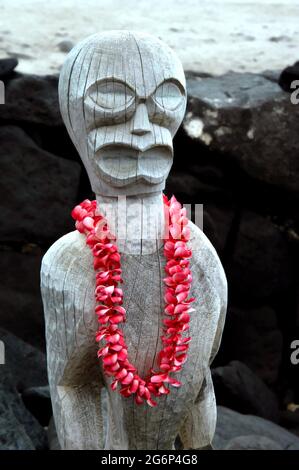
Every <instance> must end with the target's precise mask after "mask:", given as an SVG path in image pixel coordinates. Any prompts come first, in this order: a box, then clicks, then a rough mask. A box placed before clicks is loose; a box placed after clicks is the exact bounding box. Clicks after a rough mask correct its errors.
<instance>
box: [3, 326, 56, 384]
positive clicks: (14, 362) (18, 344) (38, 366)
mask: <svg viewBox="0 0 299 470" xmlns="http://www.w3.org/2000/svg"><path fill="white" fill-rule="evenodd" d="M0 340H1V341H2V342H3V343H4V348H5V365H1V366H0V367H1V375H0V382H1V381H2V373H3V374H4V373H5V372H7V373H10V376H11V381H12V383H13V386H14V387H16V389H17V390H18V391H19V392H22V391H23V390H24V389H27V388H31V387H38V386H43V385H47V384H48V379H47V366H46V357H45V354H43V353H42V352H41V351H40V350H39V349H37V348H34V347H33V346H31V345H30V344H28V343H25V342H24V341H22V340H21V339H20V338H17V337H16V336H15V335H13V334H11V333H9V332H8V331H5V330H4V329H2V328H1V329H0Z"/></svg>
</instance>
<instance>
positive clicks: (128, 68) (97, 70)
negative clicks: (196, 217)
mask: <svg viewBox="0 0 299 470" xmlns="http://www.w3.org/2000/svg"><path fill="white" fill-rule="evenodd" d="M59 97H60V106H61V112H62V116H63V119H64V122H65V124H66V126H67V128H68V131H69V133H70V136H71V138H72V140H73V142H74V144H75V145H76V147H77V149H78V151H79V153H80V156H81V158H82V160H83V162H84V164H85V167H86V169H87V172H88V174H89V178H90V181H91V184H92V187H93V190H94V191H95V192H96V193H97V194H106V195H112V196H114V195H118V194H126V195H131V194H142V193H148V192H153V191H158V190H161V189H164V186H165V180H166V178H167V175H168V173H169V171H170V168H171V165H172V160H173V147H172V138H173V136H174V135H175V133H176V131H177V129H178V127H179V125H180V124H181V121H182V119H183V116H184V113H185V108H186V91H185V77H184V72H183V69H182V65H181V63H180V61H179V60H178V58H177V57H176V55H175V54H174V53H173V51H172V50H171V49H170V48H168V46H166V45H165V44H164V43H162V42H161V41H159V40H158V39H156V38H153V37H152V36H149V35H145V34H142V33H135V32H134V33H131V32H128V31H110V32H107V33H103V34H97V35H94V36H91V37H90V38H87V40H85V41H84V42H82V43H80V44H79V45H78V46H77V47H76V48H75V49H73V51H71V53H70V54H69V56H68V58H67V60H66V63H65V65H64V67H63V69H62V72H61V75H60V82H59Z"/></svg>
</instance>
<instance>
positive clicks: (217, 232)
mask: <svg viewBox="0 0 299 470" xmlns="http://www.w3.org/2000/svg"><path fill="white" fill-rule="evenodd" d="M233 219H234V211H233V210H232V209H231V207H229V206H227V205H223V204H212V203H206V204H204V205H203V231H204V233H205V235H206V236H207V237H208V238H209V240H210V241H211V242H212V244H213V246H214V247H215V248H216V250H217V252H218V254H219V255H221V254H222V253H223V252H224V250H225V247H226V244H227V241H228V237H229V234H230V231H231V228H232V223H233Z"/></svg>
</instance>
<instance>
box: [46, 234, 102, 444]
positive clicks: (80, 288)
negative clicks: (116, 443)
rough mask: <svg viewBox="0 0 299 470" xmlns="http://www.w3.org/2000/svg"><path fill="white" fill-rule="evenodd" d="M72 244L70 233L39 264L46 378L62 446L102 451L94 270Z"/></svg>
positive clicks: (100, 379) (73, 237)
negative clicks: (87, 267) (44, 325)
mask: <svg viewBox="0 0 299 470" xmlns="http://www.w3.org/2000/svg"><path fill="white" fill-rule="evenodd" d="M79 241H80V240H79ZM76 244H78V237H77V236H76V235H74V234H73V233H72V234H68V235H67V236H66V237H63V238H62V239H60V240H59V241H58V242H56V244H55V245H54V246H52V247H51V248H50V250H49V251H48V252H47V253H46V255H45V257H44V259H43V262H42V268H41V293H42V299H43V305H44V314H45V323H46V339H47V361H48V376H49V384H50V391H51V399H52V405H53V415H54V420H55V425H56V429H57V434H58V439H59V442H60V445H61V447H62V448H63V449H100V448H103V445H104V443H103V418H102V409H101V392H102V388H103V381H102V376H101V370H100V367H99V363H98V360H97V346H96V343H95V340H94V333H95V331H96V324H94V317H95V315H94V305H93V300H94V280H93V272H91V273H90V274H89V272H88V271H87V272H86V273H84V255H82V254H81V257H80V258H79V257H78V253H76V252H77V250H78V249H79V248H80V246H76ZM79 253H80V251H79ZM82 256H83V257H82ZM82 263H83V264H82ZM91 266H92V264H91ZM89 276H90V282H89Z"/></svg>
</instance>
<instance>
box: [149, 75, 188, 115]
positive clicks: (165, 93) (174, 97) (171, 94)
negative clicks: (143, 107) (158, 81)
mask: <svg viewBox="0 0 299 470" xmlns="http://www.w3.org/2000/svg"><path fill="white" fill-rule="evenodd" d="M153 98H154V100H155V102H156V103H157V104H158V105H159V106H161V107H162V108H165V109H169V110H174V109H175V108H177V107H178V106H179V104H180V103H181V101H182V98H183V94H182V92H181V90H180V89H179V87H178V86H177V85H176V84H175V83H173V82H170V81H168V82H164V83H162V85H160V86H158V88H157V89H156V91H155V93H154V95H153Z"/></svg>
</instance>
